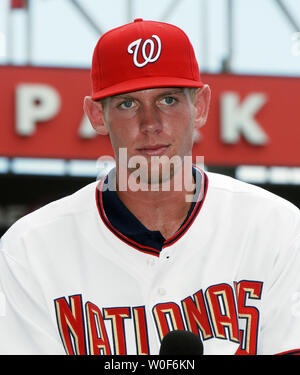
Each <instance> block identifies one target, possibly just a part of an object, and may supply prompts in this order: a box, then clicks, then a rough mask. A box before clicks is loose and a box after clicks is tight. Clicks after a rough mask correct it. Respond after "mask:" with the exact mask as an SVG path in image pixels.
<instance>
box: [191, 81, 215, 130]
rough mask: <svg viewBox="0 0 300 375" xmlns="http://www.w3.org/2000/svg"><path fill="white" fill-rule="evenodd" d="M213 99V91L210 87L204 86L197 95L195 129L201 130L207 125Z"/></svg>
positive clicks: (195, 101) (195, 100)
mask: <svg viewBox="0 0 300 375" xmlns="http://www.w3.org/2000/svg"><path fill="white" fill-rule="evenodd" d="M210 99H211V91H210V87H209V86H208V85H204V86H203V87H202V88H201V89H199V90H198V91H197V92H196V94H195V99H194V106H195V110H196V113H195V128H200V127H201V126H203V125H204V124H205V123H206V120H207V116H208V110H209V105H210Z"/></svg>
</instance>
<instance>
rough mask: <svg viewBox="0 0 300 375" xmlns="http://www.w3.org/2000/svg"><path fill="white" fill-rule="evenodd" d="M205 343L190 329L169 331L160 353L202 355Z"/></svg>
mask: <svg viewBox="0 0 300 375" xmlns="http://www.w3.org/2000/svg"><path fill="white" fill-rule="evenodd" d="M202 354H203V344H202V341H201V339H200V338H199V336H197V335H196V334H195V333H193V332H190V331H183V330H177V331H171V332H169V333H167V334H166V335H165V336H164V338H163V340H162V342H161V346H160V350H159V355H202Z"/></svg>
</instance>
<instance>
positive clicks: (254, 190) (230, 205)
mask: <svg viewBox="0 0 300 375" xmlns="http://www.w3.org/2000/svg"><path fill="white" fill-rule="evenodd" d="M206 174H207V176H208V181H209V183H208V193H207V199H208V202H206V203H208V204H209V205H210V207H212V206H215V205H218V207H220V209H221V208H222V207H223V208H224V210H226V211H227V212H229V213H231V214H232V215H235V214H239V213H241V214H242V213H244V214H246V217H248V219H249V220H250V219H251V218H255V220H256V221H257V222H261V223H264V224H265V226H267V225H268V223H273V224H275V225H277V226H279V225H282V227H284V228H287V227H289V228H290V229H292V228H294V231H296V230H298V231H299V230H300V210H299V208H298V207H296V206H295V205H294V204H293V203H291V202H289V201H288V200H286V199H284V198H281V197H279V196H278V195H276V194H273V193H271V192H269V191H267V190H265V189H263V188H261V187H258V186H255V185H252V184H249V183H246V182H243V181H240V180H236V179H234V178H232V177H229V176H225V175H222V174H217V173H212V172H206ZM296 228H298V229H296Z"/></svg>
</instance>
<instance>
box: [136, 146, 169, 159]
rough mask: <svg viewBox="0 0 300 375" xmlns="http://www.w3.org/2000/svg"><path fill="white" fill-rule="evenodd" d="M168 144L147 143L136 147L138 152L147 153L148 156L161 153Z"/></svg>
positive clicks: (165, 149)
mask: <svg viewBox="0 0 300 375" xmlns="http://www.w3.org/2000/svg"><path fill="white" fill-rule="evenodd" d="M169 146H170V145H163V144H157V145H149V146H143V147H140V148H138V149H137V151H138V152H139V153H141V154H142V155H148V156H159V155H163V154H164V153H165V152H166V151H167V149H168V148H169Z"/></svg>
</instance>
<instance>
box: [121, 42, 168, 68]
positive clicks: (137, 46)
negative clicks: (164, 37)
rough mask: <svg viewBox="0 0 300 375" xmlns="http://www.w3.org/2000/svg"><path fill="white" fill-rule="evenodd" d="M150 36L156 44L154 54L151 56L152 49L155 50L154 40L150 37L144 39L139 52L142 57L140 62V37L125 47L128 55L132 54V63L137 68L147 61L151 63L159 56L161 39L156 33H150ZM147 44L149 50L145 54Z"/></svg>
mask: <svg viewBox="0 0 300 375" xmlns="http://www.w3.org/2000/svg"><path fill="white" fill-rule="evenodd" d="M151 38H153V39H155V41H156V44H157V50H156V55H155V56H154V57H153V55H154V51H155V45H154V41H153V40H152V39H146V40H145V41H144V43H143V44H142V50H141V53H142V57H143V59H144V61H143V62H142V63H139V62H138V53H139V49H140V45H141V42H142V38H140V39H137V40H135V41H134V42H132V43H130V44H129V46H128V48H127V52H128V53H129V54H130V55H132V54H133V63H134V65H135V66H136V67H137V68H142V67H143V66H145V65H147V64H148V63H153V62H155V61H157V60H158V58H159V56H160V52H161V41H160V39H159V37H158V36H157V35H152V37H151ZM148 44H149V45H150V50H149V53H148V55H147V52H146V49H147V46H148ZM134 47H135V49H134V50H133V48H134Z"/></svg>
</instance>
